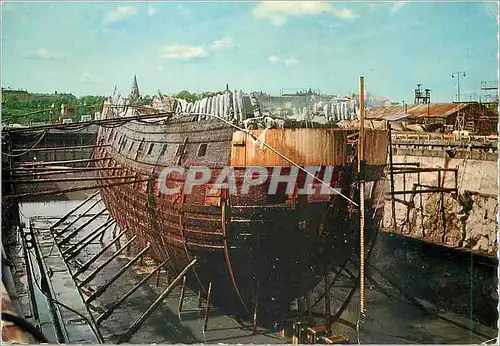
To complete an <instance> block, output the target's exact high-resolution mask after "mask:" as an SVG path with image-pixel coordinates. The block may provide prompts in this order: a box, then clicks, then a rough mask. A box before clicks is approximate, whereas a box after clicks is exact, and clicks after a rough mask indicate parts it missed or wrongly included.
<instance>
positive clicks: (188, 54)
mask: <svg viewBox="0 0 500 346" xmlns="http://www.w3.org/2000/svg"><path fill="white" fill-rule="evenodd" d="M206 55H207V53H206V52H205V49H203V47H201V46H188V45H184V44H171V45H167V46H163V47H161V48H160V56H161V57H162V58H165V59H172V60H174V59H178V60H189V59H195V58H202V57H204V56H206Z"/></svg>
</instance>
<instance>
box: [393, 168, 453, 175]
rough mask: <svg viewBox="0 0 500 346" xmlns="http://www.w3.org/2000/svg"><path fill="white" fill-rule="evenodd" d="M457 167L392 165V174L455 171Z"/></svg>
mask: <svg viewBox="0 0 500 346" xmlns="http://www.w3.org/2000/svg"><path fill="white" fill-rule="evenodd" d="M456 171H458V169H457V168H437V167H436V168H410V167H401V168H397V167H394V174H410V173H425V172H430V173H432V172H456Z"/></svg>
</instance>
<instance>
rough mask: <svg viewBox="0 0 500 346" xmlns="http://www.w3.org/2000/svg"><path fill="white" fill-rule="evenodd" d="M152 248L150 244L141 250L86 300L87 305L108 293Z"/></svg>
mask: <svg viewBox="0 0 500 346" xmlns="http://www.w3.org/2000/svg"><path fill="white" fill-rule="evenodd" d="M150 248H151V246H150V245H149V244H148V245H147V246H146V247H145V248H144V249H142V250H141V252H139V253H138V254H137V255H136V256H135V257H134V258H132V259H131V260H130V261H129V262H128V263H127V264H126V265H125V266H123V267H122V268H121V269H120V270H119V271H118V273H116V274H115V275H114V276H113V277H112V278H111V279H110V280H109V281H108V282H106V283H105V284H104V285H102V286H101V287H99V288H98V289H97V290H96V291H95V292H94V293H93V294H92V295H91V296H90V297H88V299H87V300H86V303H90V302H91V301H93V300H95V299H96V298H97V297H99V296H100V295H101V294H103V293H104V291H106V289H107V288H108V287H109V286H111V285H112V284H113V282H115V281H116V280H118V278H119V277H120V276H122V274H123V273H125V271H127V269H128V268H130V267H131V266H132V265H133V264H134V263H135V262H137V260H138V259H139V258H141V257H142V255H144V253H146V251H148V250H149V249H150Z"/></svg>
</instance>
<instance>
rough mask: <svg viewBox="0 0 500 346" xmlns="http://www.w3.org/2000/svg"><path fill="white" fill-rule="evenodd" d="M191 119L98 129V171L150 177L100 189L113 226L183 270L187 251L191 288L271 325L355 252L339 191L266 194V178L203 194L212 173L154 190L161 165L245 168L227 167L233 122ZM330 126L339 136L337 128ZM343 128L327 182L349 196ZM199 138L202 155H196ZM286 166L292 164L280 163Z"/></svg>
mask: <svg viewBox="0 0 500 346" xmlns="http://www.w3.org/2000/svg"><path fill="white" fill-rule="evenodd" d="M193 120H194V119H190V118H186V119H184V120H172V121H169V122H166V123H161V124H154V123H146V122H137V121H134V122H130V123H127V124H125V125H123V126H120V127H117V128H109V129H103V128H101V130H100V133H99V137H98V141H99V143H102V144H105V143H106V144H110V146H106V147H101V148H99V149H98V150H97V151H96V152H95V156H96V157H101V158H107V159H108V160H103V161H98V163H97V164H98V165H101V166H106V167H116V170H103V171H101V172H100V174H101V176H119V175H123V176H130V175H136V176H137V177H138V178H139V179H147V178H152V179H151V180H150V181H149V182H148V181H144V182H140V183H131V184H125V185H120V186H113V187H103V188H101V196H102V197H103V200H104V203H105V204H106V207H107V208H108V210H109V212H110V214H111V215H112V216H113V217H114V218H115V219H116V221H117V223H118V225H119V226H120V228H122V229H124V228H128V230H130V231H131V232H132V234H135V235H137V236H138V239H139V241H140V243H141V245H145V244H146V243H150V244H151V247H152V252H151V254H152V256H153V258H154V259H155V260H156V261H163V260H165V259H166V258H170V259H171V261H170V267H171V270H173V271H174V272H180V271H181V270H182V269H183V268H184V267H185V266H186V265H187V264H188V263H189V262H190V261H191V260H192V259H193V258H196V259H197V261H198V263H197V264H196V266H195V267H194V268H195V269H194V270H193V271H191V272H190V273H189V274H188V278H187V284H188V286H189V287H191V288H192V289H193V290H195V291H200V290H201V292H206V290H207V288H208V285H209V283H210V282H212V301H213V303H214V305H216V306H217V307H219V308H221V309H222V310H223V311H224V312H225V313H228V314H235V315H239V316H241V317H242V318H244V319H250V318H251V316H252V315H253V312H254V309H255V304H256V302H257V304H258V308H257V311H258V312H257V315H258V320H259V323H262V324H267V323H272V322H273V321H274V320H275V319H276V318H279V316H280V314H282V313H284V312H286V310H287V309H288V307H289V304H290V302H291V301H292V300H293V299H295V298H297V297H300V296H302V295H304V294H305V293H307V292H308V291H310V290H311V289H312V288H313V287H314V286H315V285H316V284H317V283H318V281H319V280H320V276H321V273H322V272H323V271H324V270H325V268H326V267H330V268H331V267H332V266H333V267H334V266H337V265H340V264H341V263H342V262H343V261H344V260H345V259H346V258H347V257H349V256H351V254H352V253H353V251H355V248H356V245H357V241H358V240H357V239H358V238H357V233H358V232H357V226H356V221H355V220H354V218H355V216H354V213H353V212H352V211H351V208H349V204H348V202H347V201H346V200H345V199H344V198H342V197H340V196H338V195H334V196H333V197H332V198H329V197H328V196H324V195H314V196H307V195H298V194H297V192H294V193H291V194H287V193H286V192H285V191H284V188H283V187H284V186H282V185H279V186H278V191H277V193H276V195H268V194H267V183H266V184H264V185H262V186H253V187H251V188H250V191H249V194H248V195H244V196H241V195H237V196H235V195H231V194H229V193H228V191H227V190H222V191H220V193H218V194H214V195H211V194H210V193H209V192H208V191H209V188H210V187H211V183H213V179H215V178H212V180H211V181H209V183H207V184H205V185H201V186H195V187H194V188H193V193H192V194H190V195H182V194H176V195H164V194H162V193H160V190H159V186H158V184H159V180H158V176H159V174H160V172H161V171H162V169H163V168H165V167H171V166H180V167H190V166H197V165H198V166H199V165H204V166H207V167H209V168H211V169H213V170H214V171H220V170H221V169H222V168H223V167H224V166H228V165H232V166H234V169H235V176H236V182H237V185H238V186H241V180H242V175H243V171H244V169H245V167H244V166H243V165H241V164H240V163H237V164H234V163H235V162H238V160H240V159H241V158H238V157H237V156H238V153H235V152H234V150H236V149H238V148H236V149H235V147H236V146H237V145H241V142H239V144H235V143H236V140H238V139H239V138H241V136H242V133H241V132H240V133H239V134H235V132H236V130H235V129H234V127H232V126H230V125H228V124H226V123H224V122H222V121H219V120H206V121H201V122H198V121H193ZM301 130H310V131H328V130H333V129H301ZM335 130H336V132H334V134H335V133H337V134H335V136H337V135H338V134H339V133H340V131H339V130H338V129H335ZM270 131H271V130H270ZM272 131H274V132H270V133H272V134H273V136H274V135H277V136H278V137H279V136H282V134H280V131H283V129H273V130H272ZM349 131H350V132H349ZM349 131H347V130H343V132H342V133H343V135H342V136H343V137H341V140H342V141H343V146H342V148H343V149H342V148H341V151H343V152H342V153H341V155H340V156H341V157H342V159H340V161H339V160H337V161H338V163H339V164H329V165H330V166H333V167H334V168H333V174H332V179H331V181H330V183H331V186H332V187H338V188H341V189H342V191H343V193H344V194H345V195H347V196H352V195H353V188H352V186H353V185H352V183H353V181H354V179H355V174H354V168H353V165H355V163H353V162H348V155H347V154H346V153H345V151H346V150H345V149H346V147H347V146H346V142H347V141H346V140H345V139H346V136H347V134H351V133H353V132H354V131H353V130H349ZM317 133H318V134H319V132H317ZM332 133H333V132H332ZM373 133H375V132H373ZM292 135H293V134H292ZM376 135H377V136H378V138H379V139H378V142H377V143H378V144H377V145H378V146H379V147H381V148H382V147H383V142H384V140H383V139H384V136H386V134H385V133H383V134H380V133H379V134H376ZM301 136H302V134H301ZM272 138H273V137H272V136H271V137H270V138H269V141H270V142H273V139H272ZM280 138H281V137H280ZM245 140H246V141H247V142H248V143H246V144H243V146H245V145H251V144H249V142H250V141H249V140H248V138H246V139H245ZM279 141H284V140H283V139H282V138H281V139H279ZM279 141H278V142H276V143H279ZM203 145H205V150H206V152H205V154H204V155H200V146H203ZM276 145H278V144H276ZM318 145H320V146H321V143H319V144H318ZM248 148H249V147H247V148H246V149H245V148H242V150H246V152H245V153H246V154H245V155H247V156H246V158H244V161H245V162H246V163H250V164H248V166H252V165H253V164H252V160H250V159H249V156H248V153H249V150H248ZM385 148H386V147H385ZM385 148H384V149H383V150H385ZM252 150H253V149H252ZM283 150H284V151H287V150H288V151H290V150H292V152H289V153H288V154H287V155H294V153H293V148H288V149H287V150H285V149H283ZM337 151H338V149H337ZM271 154H272V153H271V152H269V151H268V152H267V153H265V154H262V155H260V154H259V155H257V156H258V157H260V159H262V157H263V156H264V155H271ZM385 155H386V154H385V152H384V153H382V154H380V155H379V158H378V159H376V160H372V161H373V163H372V162H370V160H368V164H367V174H366V180H367V181H371V182H374V183H376V181H377V180H378V179H379V178H380V176H381V174H382V171H383V168H384V165H385V159H384V158H385ZM291 158H292V159H293V160H294V161H295V162H296V163H297V164H299V165H301V166H306V165H314V162H313V161H314V160H315V159H314V158H313V159H312V161H311V160H309V161H311V162H305V161H308V160H307V159H306V160H304V159H303V158H304V155H295V157H291ZM319 159H321V158H319ZM240 161H241V160H240ZM276 163H277V162H272V163H271V164H269V165H268V166H267V168H268V169H269V171H271V170H272V168H273V166H276V165H279V162H278V164H276ZM282 163H283V162H282ZM311 163H313V164H311ZM330 163H335V162H330ZM283 166H290V164H289V163H288V162H285V164H283ZM324 169H325V167H323V170H324ZM284 172H285V171H283V172H282V174H283V175H284V174H285V173H284ZM321 176H322V175H320V177H321ZM304 180H305V174H303V173H302V172H299V175H298V182H299V183H298V186H299V187H301V186H302V185H303V182H304ZM167 181H168V183H167V185H169V184H174V185H175V184H176V185H177V186H180V187H181V188H182V186H183V183H184V181H183V179H182V178H181V177H179V176H175V175H171V176H169V177H168V178H167ZM102 183H105V181H103V182H102ZM301 184H302V185H301ZM329 201H330V202H329ZM329 205H330V206H329ZM325 258H328V260H327V261H325Z"/></svg>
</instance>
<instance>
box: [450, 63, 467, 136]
mask: <svg viewBox="0 0 500 346" xmlns="http://www.w3.org/2000/svg"><path fill="white" fill-rule="evenodd" d="M455 77H457V103H458V104H459V105H460V77H465V71H457V72H452V74H451V78H455ZM459 107H460V106H459ZM464 122H465V119H464V117H463V114H461V112H460V108H459V110H458V113H457V119H456V121H455V128H456V130H458V131H463V129H464V125H465V124H464Z"/></svg>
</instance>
